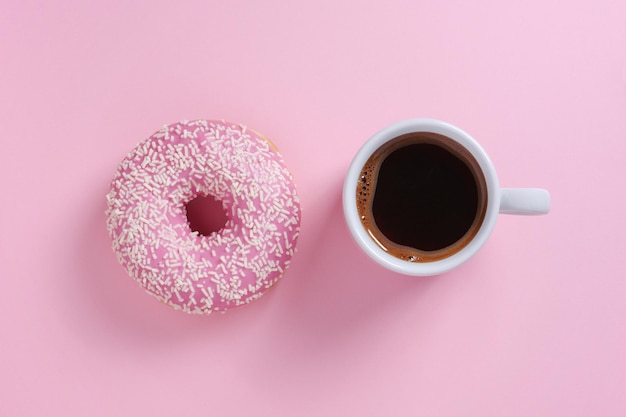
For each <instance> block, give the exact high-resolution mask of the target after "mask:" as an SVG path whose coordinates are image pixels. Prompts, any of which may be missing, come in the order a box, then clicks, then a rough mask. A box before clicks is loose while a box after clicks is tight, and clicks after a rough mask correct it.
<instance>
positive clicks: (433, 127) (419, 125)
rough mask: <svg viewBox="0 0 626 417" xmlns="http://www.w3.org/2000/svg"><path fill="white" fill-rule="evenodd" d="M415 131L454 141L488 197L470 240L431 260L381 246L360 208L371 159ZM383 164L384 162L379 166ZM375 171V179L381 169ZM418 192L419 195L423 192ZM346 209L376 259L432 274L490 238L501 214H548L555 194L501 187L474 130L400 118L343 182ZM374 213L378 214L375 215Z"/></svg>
mask: <svg viewBox="0 0 626 417" xmlns="http://www.w3.org/2000/svg"><path fill="white" fill-rule="evenodd" d="M412 134H424V135H430V137H429V139H428V141H429V142H430V143H431V144H434V145H438V143H437V142H438V141H440V142H441V145H442V146H443V145H444V142H445V146H447V147H449V145H450V144H452V146H453V147H455V148H457V149H459V150H460V151H461V153H464V154H467V155H469V158H470V159H472V164H473V165H475V167H474V169H475V170H476V171H478V172H479V174H482V175H481V184H482V187H483V188H484V193H485V200H484V201H485V202H484V205H483V207H482V212H481V214H480V219H479V220H478V221H477V222H476V226H475V228H474V229H475V230H473V231H472V232H471V234H470V232H469V231H468V232H467V233H466V234H465V235H464V237H463V239H465V242H464V243H463V245H461V246H459V247H460V249H458V250H454V251H448V252H446V251H443V252H442V253H444V255H442V256H439V257H432V259H430V260H427V261H424V260H420V259H419V258H417V261H416V257H410V259H406V258H404V259H403V258H401V257H398V256H397V254H395V255H394V254H392V253H390V251H389V250H387V249H386V248H385V245H381V244H380V242H379V241H378V240H377V239H376V238H375V237H374V236H373V235H372V233H371V230H369V229H368V228H367V227H365V226H364V224H363V222H362V218H364V217H365V216H362V214H361V213H359V208H358V207H357V205H358V204H357V202H358V198H359V197H358V195H359V189H360V187H361V185H362V184H361V182H362V181H365V177H364V175H363V173H364V167H365V166H366V164H368V163H369V162H370V161H371V160H372V159H371V158H372V157H373V155H376V154H377V153H380V152H381V150H383V149H385V148H386V147H389V146H390V144H391V143H396V142H398V140H400V139H401V138H404V137H407V136H410V135H412ZM394 141H395V142H394ZM385 158H386V156H385ZM381 163H382V161H381ZM370 168H371V167H370ZM379 168H380V164H379V166H378V167H377V168H375V169H379ZM371 175H372V179H373V181H374V182H375V181H376V178H377V176H378V172H374V173H373V174H371ZM483 179H484V180H483ZM368 181H369V180H368ZM368 185H369V184H368ZM375 187H376V186H375V185H374V186H373V187H372V191H371V192H372V193H375V192H376V191H375ZM417 195H418V198H419V193H418V194H417ZM373 199H374V198H373V197H372V198H370V200H371V201H373ZM371 201H370V204H371ZM343 209H344V215H345V219H346V222H347V225H348V229H349V230H350V233H351V234H352V236H353V238H354V239H355V241H356V242H357V244H358V245H359V246H360V247H361V249H362V250H363V251H364V252H365V253H366V254H367V255H368V256H369V257H371V258H372V259H373V260H374V261H376V262H378V263H379V264H380V265H382V266H384V267H385V268H388V269H390V270H392V271H395V272H399V273H402V274H406V275H413V276H428V275H437V274H441V273H444V272H447V271H449V270H451V269H453V268H456V267H457V266H459V265H461V264H463V263H464V262H466V261H467V260H469V259H470V258H471V257H472V256H474V255H475V254H476V253H477V252H478V250H479V249H480V248H481V247H482V246H483V245H484V244H485V242H486V241H487V239H488V238H489V236H490V234H491V232H492V231H493V228H494V226H495V223H496V219H497V217H498V214H499V213H505V214H521V215H536V214H546V213H548V211H549V210H550V195H549V193H548V191H546V190H544V189H539V188H500V186H499V183H498V177H497V175H496V171H495V169H494V167H493V164H492V163H491V161H490V160H489V157H488V156H487V153H486V152H485V151H484V150H483V148H482V147H481V146H480V145H479V144H478V142H476V140H474V139H473V138H472V137H471V136H470V135H469V134H467V133H466V132H464V131H462V130H461V129H459V128H457V127H455V126H453V125H451V124H448V123H445V122H442V121H440V120H435V119H410V120H405V121H401V122H398V123H395V124H393V125H390V126H388V127H386V128H384V129H383V130H381V131H379V132H378V133H376V134H375V135H374V136H372V137H371V138H370V139H369V140H368V141H367V142H366V143H365V144H364V145H363V146H362V147H361V149H360V150H359V151H358V152H357V154H356V155H355V157H354V159H353V161H352V163H351V165H350V168H349V170H348V173H347V175H346V178H345V182H344V188H343ZM373 217H374V218H375V216H373ZM423 253H428V252H427V251H426V252H423ZM424 259H428V257H427V256H426V257H424Z"/></svg>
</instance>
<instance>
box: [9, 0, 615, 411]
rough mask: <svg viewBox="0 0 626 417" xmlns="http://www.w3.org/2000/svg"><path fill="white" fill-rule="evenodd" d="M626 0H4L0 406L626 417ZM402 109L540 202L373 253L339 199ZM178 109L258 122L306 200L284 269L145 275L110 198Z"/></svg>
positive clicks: (187, 115)
mask: <svg viewBox="0 0 626 417" xmlns="http://www.w3.org/2000/svg"><path fill="white" fill-rule="evenodd" d="M90 3H91V4H90ZM262 3H264V4H263V5H262ZM624 16H626V3H624V2H623V1H610V0H599V1H593V2H592V1H571V2H563V1H561V0H541V1H540V0H532V1H528V0H524V1H521V0H514V1H506V2H498V1H487V0H478V1H472V2H466V1H435V0H424V1H402V0H386V1H378V0H375V1H371V2H365V3H364V2H363V1H338V0H332V1H331V0H322V1H310V2H293V1H280V0H272V1H268V2H252V1H248V2H246V1H240V0H235V1H220V2H218V1H196V2H185V1H153V2H145V3H144V4H142V3H141V2H125V1H124V2H122V1H117V2H113V1H111V2H100V3H97V2H79V1H76V2H70V1H66V2H57V3H56V4H55V2H44V1H13V2H10V1H4V2H3V4H2V6H1V7H0V126H1V141H2V142H1V144H2V151H1V162H2V163H1V166H0V186H1V192H2V193H1V195H2V199H1V201H2V206H1V210H2V215H1V216H0V222H1V223H0V227H1V229H0V230H1V235H0V254H1V255H0V256H1V257H2V260H1V262H0V290H1V293H2V298H1V300H0V332H1V333H0V416H3V417H4V416H35V415H59V416H94V417H95V416H116V415H127V416H128V415H138V416H142V415H143V416H148V415H149V416H171V415H206V416H208V415H216V416H231V415H232V416H238V415H262V416H270V415H271V416H350V415H352V416H383V415H384V416H418V415H424V416H466V417H467V416H481V417H483V416H535V417H536V416H546V417H547V416H570V417H572V416H580V417H583V416H584V417H588V416H624V415H626V399H625V398H624V393H625V392H626V326H625V324H624V322H625V320H626V279H625V276H626V265H625V263H624V255H623V251H624V249H625V248H626V238H625V237H624V236H625V232H626V221H625V216H624V208H623V207H624V204H626V193H625V190H626V175H625V174H626V172H625V171H626V170H625V169H624V162H623V161H624V158H625V157H626V141H625V135H626V18H625V17H624ZM410 117H436V118H440V119H443V120H446V121H448V122H451V123H453V124H456V125H458V126H459V127H461V128H463V129H464V130H466V131H468V132H469V133H470V134H471V135H473V136H474V137H475V138H476V139H477V140H478V141H479V142H481V144H482V145H483V146H484V147H485V149H486V150H487V152H488V153H489V155H490V156H491V158H492V160H493V162H494V164H495V166H496V169H497V170H498V173H499V177H500V182H501V184H502V185H503V186H538V187H545V188H547V189H549V190H550V191H551V194H552V201H553V206H552V212H551V213H550V214H549V215H548V216H544V217H532V218H530V217H512V216H509V217H505V216H501V217H500V218H499V220H498V224H497V225H496V229H495V231H494V233H493V235H492V237H491V239H490V240H489V242H488V243H487V245H486V246H485V247H484V249H483V250H482V251H481V252H480V253H479V254H478V255H477V256H476V257H475V258H473V259H472V260H471V261H469V262H468V263H467V264H465V265H463V266H462V267H461V268H459V269H457V270H455V271H453V272H451V273H448V274H446V275H443V276H439V277H433V278H422V279H420V278H409V277H404V276H399V275H396V274H394V273H391V272H388V271H386V270H384V269H382V268H381V267H379V266H378V265H376V264H375V263H374V262H373V261H371V260H369V258H367V257H366V256H365V255H364V254H362V253H361V252H360V251H359V249H358V248H357V246H356V244H354V243H353V242H352V240H351V238H350V236H349V234H348V232H347V228H346V227H345V225H344V221H343V218H342V211H341V203H340V193H341V185H342V181H343V176H344V174H345V172H346V170H347V167H348V165H349V163H350V160H351V158H352V156H353V155H354V153H355V152H356V151H357V149H358V148H359V146H360V145H361V144H362V143H363V142H364V141H365V140H366V139H367V138H368V137H369V136H370V135H371V134H373V133H374V132H376V131H377V130H379V129H380V128H382V127H384V126H386V125H388V124H390V123H393V122H396V121H398V120H402V119H406V118H410ZM194 118H224V119H226V120H229V121H234V122H241V123H244V124H247V125H248V126H250V127H251V128H253V129H255V130H257V131H259V132H262V133H263V134H265V135H267V136H268V137H270V138H271V139H272V140H273V141H274V142H275V143H276V144H277V145H278V147H279V148H280V149H281V151H282V153H283V155H284V158H285V160H286V162H287V164H288V166H289V167H290V168H291V170H292V172H293V174H294V176H295V179H296V182H297V185H298V189H299V192H300V196H301V200H302V205H303V209H304V216H303V225H302V235H301V239H300V241H299V252H298V253H297V254H296V256H295V257H294V259H293V264H292V266H291V268H290V269H289V270H288V273H287V275H286V276H285V278H284V279H283V281H282V282H281V283H280V284H279V285H278V286H277V287H275V289H273V290H271V291H270V292H269V293H268V294H267V295H266V296H265V297H263V298H262V299H261V300H259V301H258V302H255V303H253V304H251V305H250V306H248V307H245V308H243V309H239V310H236V311H232V312H230V313H228V314H225V315H214V316H209V317H196V316H187V315H185V314H182V313H179V312H175V311H173V310H171V309H170V308H168V307H166V306H163V305H161V304H160V303H159V302H158V301H156V300H155V299H153V298H152V297H150V296H148V295H146V294H145V293H144V291H143V290H142V289H141V288H140V287H139V286H138V285H137V284H136V283H135V282H134V281H132V280H131V279H130V278H129V277H128V276H127V275H126V274H125V272H124V271H123V270H122V268H121V267H120V266H119V265H118V263H117V262H116V260H115V257H114V255H113V253H112V251H111V249H110V241H109V238H108V236H107V234H106V229H105V222H104V220H105V218H104V208H105V199H104V196H105V194H106V192H107V189H108V183H109V181H110V179H111V177H112V175H113V172H114V170H115V168H116V166H117V164H118V162H119V161H120V160H121V159H122V158H123V157H124V155H125V154H126V153H127V152H129V151H130V150H131V149H132V148H133V147H134V146H135V145H136V144H137V143H138V142H139V141H141V140H143V139H144V138H145V137H147V136H148V135H150V134H151V133H153V132H154V131H155V130H157V129H158V128H159V127H161V125H162V124H164V123H168V122H174V121H178V120H181V119H194Z"/></svg>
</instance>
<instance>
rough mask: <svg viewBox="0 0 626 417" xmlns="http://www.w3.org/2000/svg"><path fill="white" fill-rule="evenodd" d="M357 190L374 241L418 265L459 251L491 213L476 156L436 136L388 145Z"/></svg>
mask: <svg viewBox="0 0 626 417" xmlns="http://www.w3.org/2000/svg"><path fill="white" fill-rule="evenodd" d="M356 192H357V207H358V209H359V215H360V216H361V221H362V223H363V225H364V227H366V228H367V229H368V232H369V234H370V236H371V237H372V239H373V240H374V241H375V242H376V243H377V244H378V245H379V246H381V247H382V248H383V249H385V250H386V251H387V252H388V253H390V254H392V255H394V256H396V257H398V258H400V259H405V260H407V261H412V262H428V261H434V260H438V259H442V258H445V257H447V256H450V255H452V254H454V253H456V252H458V251H459V250H460V249H461V248H462V247H464V246H465V245H466V244H467V243H469V241H470V240H471V239H472V238H473V236H474V235H475V234H476V232H477V231H478V228H479V227H480V224H481V223H482V219H483V218H484V214H485V209H486V184H485V180H484V177H483V175H482V172H481V171H480V169H479V167H478V163H477V162H476V160H475V159H474V157H473V156H472V155H471V154H470V153H469V152H468V151H467V150H465V149H464V148H463V147H462V146H460V145H459V144H457V143H456V142H455V141H453V140H451V139H449V138H447V137H444V136H441V135H436V134H432V133H421V132H420V133H412V134H409V135H404V136H401V137H399V138H397V139H395V140H393V141H390V142H388V143H387V144H386V145H385V146H383V147H382V148H381V149H379V150H378V151H377V152H376V153H375V154H374V155H372V156H371V157H370V159H369V160H368V162H367V163H366V164H365V166H364V168H363V170H362V172H361V178H360V183H359V186H358V187H357V191H356Z"/></svg>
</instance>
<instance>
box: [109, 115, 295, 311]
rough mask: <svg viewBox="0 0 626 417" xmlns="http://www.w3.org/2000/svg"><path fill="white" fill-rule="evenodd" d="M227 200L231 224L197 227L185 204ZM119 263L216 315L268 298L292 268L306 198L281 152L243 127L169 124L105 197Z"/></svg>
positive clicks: (124, 167) (164, 293) (184, 306)
mask: <svg viewBox="0 0 626 417" xmlns="http://www.w3.org/2000/svg"><path fill="white" fill-rule="evenodd" d="M201 196H212V197H213V198H215V199H216V200H217V201H219V202H221V203H222V206H223V208H224V211H225V213H226V216H227V220H226V223H225V224H224V227H223V228H221V229H220V230H218V231H216V232H212V233H209V234H207V235H203V234H201V233H199V232H198V231H192V228H191V226H190V224H189V222H188V219H187V213H186V204H187V203H189V202H190V201H192V200H194V199H195V198H198V197H201ZM106 200H107V208H106V218H107V220H106V225H107V230H108V233H109V235H110V237H111V239H112V241H113V243H112V246H113V251H114V252H115V254H116V256H117V259H118V261H119V262H120V263H121V264H122V266H123V267H124V268H125V269H126V271H127V272H128V274H129V275H130V276H131V277H132V278H134V279H135V280H136V281H137V282H138V283H139V284H140V285H141V286H142V287H143V288H144V289H145V290H146V291H147V292H148V293H149V294H151V295H153V296H154V297H156V298H157V299H159V300H160V301H162V302H163V303H165V304H167V305H169V306H171V307H173V308H175V309H177V310H182V311H184V312H187V313H193V314H209V313H212V312H216V311H226V310H228V309H230V308H233V307H238V306H242V305H245V304H248V303H250V302H251V301H253V300H255V299H258V298H259V297H261V296H262V295H263V294H264V293H265V291H266V290H267V289H269V288H271V287H272V286H273V285H274V284H276V283H277V282H278V281H279V280H280V279H281V277H282V276H283V274H284V272H285V270H286V268H287V267H288V266H289V263H290V261H291V258H292V256H293V255H294V252H295V247H296V242H297V239H298V235H299V230H300V218H301V210H300V202H299V198H298V195H297V193H296V187H295V185H294V183H293V178H292V176H291V174H290V172H289V171H288V170H287V168H286V167H285V164H284V161H283V158H282V156H281V155H280V154H279V153H278V151H277V149H276V148H275V147H274V146H273V145H272V144H271V142H269V141H268V140H267V139H266V138H264V137H263V136H261V135H259V134H258V133H256V132H254V131H252V130H250V129H247V128H246V127H245V126H243V125H239V124H234V123H228V122H225V121H214V120H194V121H182V122H179V123H175V124H170V125H165V126H163V128H162V129H161V130H159V131H158V132H156V133H154V134H153V135H152V136H150V137H149V138H148V139H146V140H145V141H144V142H142V143H141V144H139V145H138V146H137V147H136V148H135V149H134V150H133V151H131V152H130V153H129V154H128V155H127V156H126V157H125V158H124V159H123V160H122V162H121V163H120V164H119V166H118V168H117V171H116V172H115V175H114V177H113V180H112V181H111V188H110V191H109V193H108V194H107V196H106Z"/></svg>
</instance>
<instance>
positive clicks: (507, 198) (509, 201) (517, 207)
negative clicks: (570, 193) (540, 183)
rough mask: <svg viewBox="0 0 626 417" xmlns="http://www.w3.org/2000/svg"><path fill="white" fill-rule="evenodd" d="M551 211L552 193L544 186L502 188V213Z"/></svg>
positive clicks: (526, 213) (540, 212)
mask: <svg viewBox="0 0 626 417" xmlns="http://www.w3.org/2000/svg"><path fill="white" fill-rule="evenodd" d="M549 211H550V193H548V191H547V190H544V189H542V188H501V189H500V213H503V214H523V215H537V214H546V213H548V212H549Z"/></svg>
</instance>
